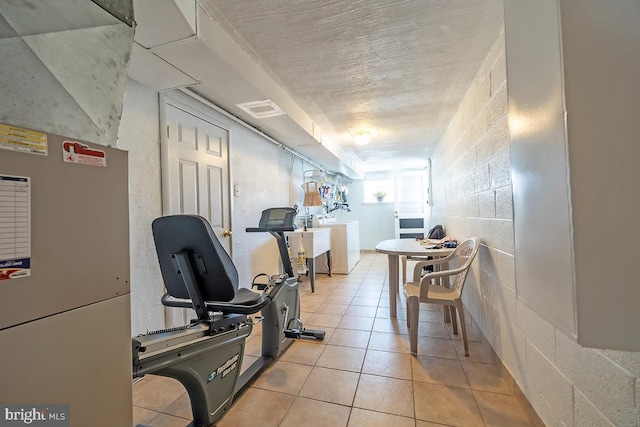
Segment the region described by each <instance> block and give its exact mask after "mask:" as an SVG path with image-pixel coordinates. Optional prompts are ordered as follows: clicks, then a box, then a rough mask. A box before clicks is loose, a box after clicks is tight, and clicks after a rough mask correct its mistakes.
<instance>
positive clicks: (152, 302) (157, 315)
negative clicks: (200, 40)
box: [118, 79, 164, 336]
mask: <svg viewBox="0 0 640 427" xmlns="http://www.w3.org/2000/svg"><path fill="white" fill-rule="evenodd" d="M158 108H159V107H158V93H157V92H155V91H154V90H152V89H149V88H148V87H147V86H144V85H143V84H141V83H138V82H137V81H135V80H131V79H129V80H128V81H127V87H126V90H125V97H124V106H123V112H122V120H121V122H120V131H119V136H118V148H120V149H122V150H127V151H128V152H129V245H130V259H131V308H132V309H131V334H132V336H133V335H137V334H139V333H144V332H146V331H147V330H148V329H161V328H164V308H163V306H162V304H160V298H161V297H162V295H163V294H164V286H163V284H162V276H161V275H160V267H159V266H158V258H157V256H156V252H155V246H154V244H153V236H152V235H151V222H152V221H153V220H154V219H155V218H157V217H159V216H162V198H161V192H160V177H161V175H160V123H159V120H160V119H159V110H158Z"/></svg>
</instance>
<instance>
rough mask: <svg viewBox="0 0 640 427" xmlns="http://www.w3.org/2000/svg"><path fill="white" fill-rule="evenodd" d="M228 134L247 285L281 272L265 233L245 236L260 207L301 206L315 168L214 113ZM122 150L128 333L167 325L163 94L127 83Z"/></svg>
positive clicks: (239, 264)
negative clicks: (160, 237)
mask: <svg viewBox="0 0 640 427" xmlns="http://www.w3.org/2000/svg"><path fill="white" fill-rule="evenodd" d="M211 114H213V115H214V117H215V118H216V120H217V122H219V123H221V124H223V126H225V127H226V128H228V129H229V135H230V142H229V145H230V149H229V151H230V174H231V179H230V183H231V186H232V189H233V187H234V186H237V190H238V195H237V196H232V202H231V203H232V215H231V216H232V218H231V224H232V231H233V237H232V254H231V255H232V258H233V260H234V263H235V264H236V268H237V269H238V273H239V276H240V286H241V287H249V286H250V283H251V280H252V279H253V277H254V276H255V275H256V274H258V273H268V274H276V273H278V272H279V271H280V258H279V255H278V251H277V246H276V243H275V239H274V238H273V237H272V236H271V235H270V234H268V233H247V232H245V229H246V228H247V227H255V226H257V225H258V221H259V220H260V213H261V212H262V210H263V209H266V208H269V207H274V206H292V205H294V204H296V203H297V204H298V205H300V206H302V201H303V197H304V194H303V193H302V189H301V187H300V185H301V184H302V176H303V172H304V171H305V170H309V169H313V167H312V166H310V165H309V164H307V163H306V162H303V161H302V160H300V159H299V158H294V157H293V156H292V155H291V154H290V153H288V152H287V151H284V150H282V149H281V148H279V147H277V146H275V145H274V144H273V143H271V142H269V141H268V140H266V139H265V138H264V137H262V136H260V135H258V134H256V133H255V132H253V131H252V130H249V129H247V128H245V127H244V126H242V125H239V124H238V123H236V122H235V121H233V120H231V119H229V118H228V117H226V116H224V115H222V114H220V113H216V112H212V113H211ZM118 148H121V149H124V150H127V151H128V152H129V223H130V251H131V312H132V313H131V318H132V322H131V333H132V335H137V334H139V333H144V332H146V331H147V330H148V329H151V330H154V329H161V328H164V327H165V314H164V307H163V306H162V304H161V303H160V298H161V297H162V295H163V294H164V285H163V282H162V276H161V275H160V269H159V267H158V260H157V257H156V253H155V246H154V244H153V237H152V234H151V222H152V221H153V220H154V219H155V218H157V217H159V216H161V215H162V198H161V167H160V165H161V163H160V123H159V104H158V93H157V92H156V91H154V90H153V89H150V88H149V87H147V86H145V85H143V84H141V83H139V82H137V81H135V80H131V79H130V80H129V81H128V82H127V88H126V93H125V102H124V108H123V114H122V122H121V128H120V135H119V139H118Z"/></svg>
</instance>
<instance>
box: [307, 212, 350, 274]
mask: <svg viewBox="0 0 640 427" xmlns="http://www.w3.org/2000/svg"><path fill="white" fill-rule="evenodd" d="M322 226H323V227H328V228H330V229H331V259H332V264H331V272H332V273H338V274H349V272H351V270H353V267H355V266H356V264H357V263H358V261H360V223H359V222H358V221H349V222H345V223H335V224H323V225H322ZM317 271H318V272H319V273H320V272H327V269H326V267H325V266H324V265H318V267H317Z"/></svg>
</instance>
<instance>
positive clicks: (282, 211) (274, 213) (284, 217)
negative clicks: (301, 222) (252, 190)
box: [247, 208, 297, 232]
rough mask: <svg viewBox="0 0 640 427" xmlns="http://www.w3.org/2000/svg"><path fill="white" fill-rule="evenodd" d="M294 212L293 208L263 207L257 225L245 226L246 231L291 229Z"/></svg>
mask: <svg viewBox="0 0 640 427" xmlns="http://www.w3.org/2000/svg"><path fill="white" fill-rule="evenodd" d="M296 213H297V212H296V210H295V209H294V208H269V209H265V210H263V211H262V217H261V218H260V223H259V225H258V227H257V228H247V231H249V232H255V231H293V229H294V227H293V221H294V220H295V217H296Z"/></svg>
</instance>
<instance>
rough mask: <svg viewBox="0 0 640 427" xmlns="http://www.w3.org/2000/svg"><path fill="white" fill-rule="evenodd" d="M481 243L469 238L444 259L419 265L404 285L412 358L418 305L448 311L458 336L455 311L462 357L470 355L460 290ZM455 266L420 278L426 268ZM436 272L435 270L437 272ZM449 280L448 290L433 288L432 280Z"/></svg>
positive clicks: (418, 310)
mask: <svg viewBox="0 0 640 427" xmlns="http://www.w3.org/2000/svg"><path fill="white" fill-rule="evenodd" d="M479 247H480V242H479V240H478V238H477V237H472V238H470V239H468V240H465V241H464V242H462V243H460V244H459V245H458V247H457V248H456V250H455V251H453V252H452V253H451V254H450V255H448V256H446V257H444V258H438V259H433V260H429V261H420V262H418V263H417V264H416V265H415V267H414V269H413V281H411V282H407V283H405V284H404V296H405V298H406V299H407V326H408V327H409V342H410V344H411V354H412V355H414V356H416V355H417V353H418V320H419V313H420V303H421V302H425V303H431V304H441V305H442V306H444V307H450V308H452V310H451V323H452V326H453V332H454V333H457V332H458V328H457V324H456V323H457V322H456V315H455V314H456V313H455V312H456V311H457V312H458V316H459V317H460V329H461V330H462V343H463V345H464V355H465V356H468V355H469V344H468V343H467V329H466V325H465V323H464V311H463V307H462V289H463V288H464V282H465V280H466V278H467V273H468V272H469V268H470V267H471V263H472V262H473V259H474V258H475V257H476V254H477V253H478V249H479ZM439 264H445V265H447V264H448V265H455V266H456V267H455V268H447V269H445V270H440V271H434V272H432V273H428V274H425V275H424V276H422V272H423V267H425V266H428V265H433V266H436V265H439ZM436 270H437V269H436ZM438 278H448V279H449V283H450V284H451V285H450V286H449V287H444V286H441V285H434V284H432V283H431V281H432V279H438Z"/></svg>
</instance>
